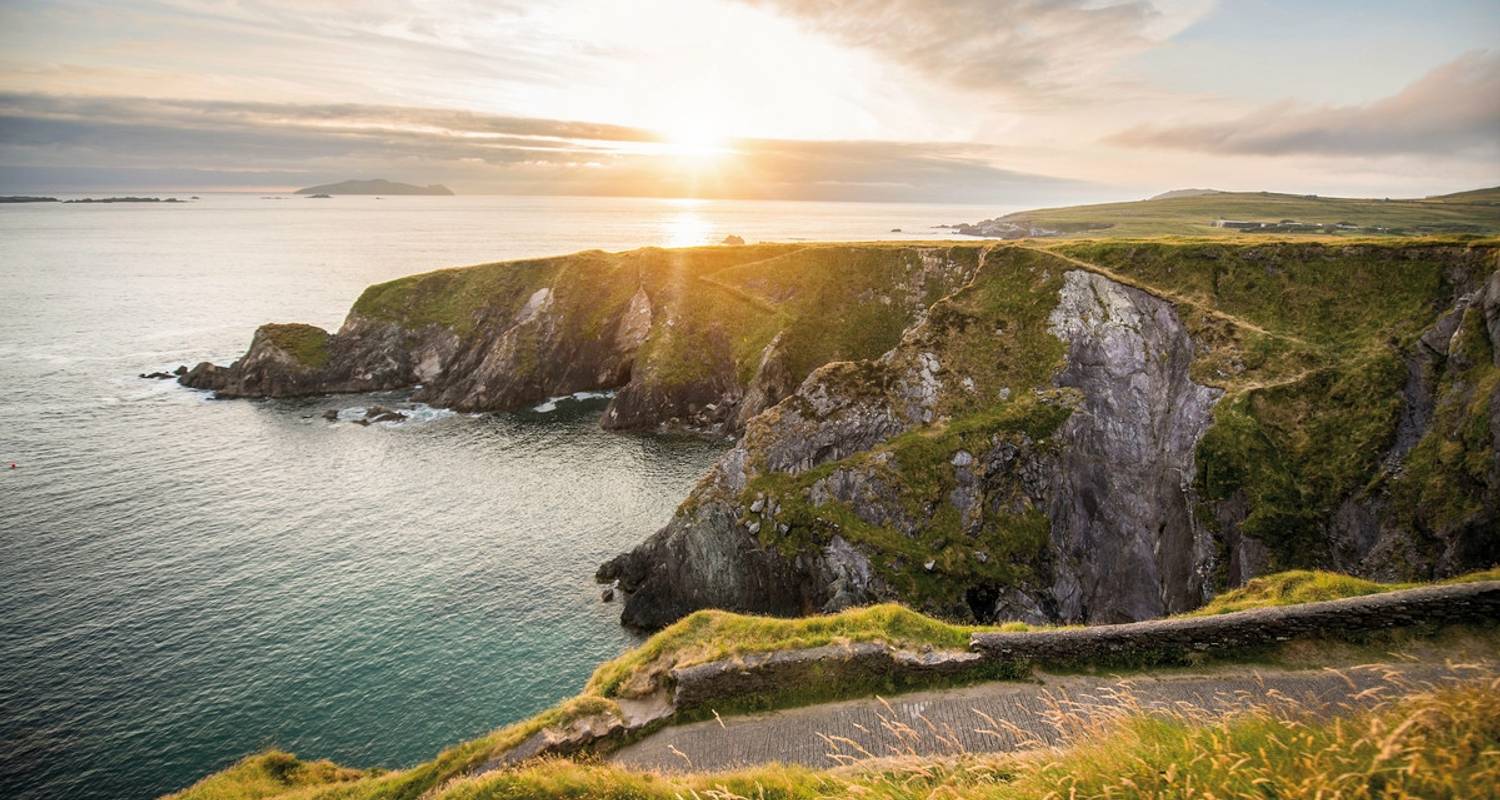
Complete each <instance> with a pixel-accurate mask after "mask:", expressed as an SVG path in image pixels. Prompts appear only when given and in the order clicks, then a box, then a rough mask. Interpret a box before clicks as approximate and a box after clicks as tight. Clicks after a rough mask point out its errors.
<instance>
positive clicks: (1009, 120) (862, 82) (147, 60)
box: [0, 0, 1500, 204]
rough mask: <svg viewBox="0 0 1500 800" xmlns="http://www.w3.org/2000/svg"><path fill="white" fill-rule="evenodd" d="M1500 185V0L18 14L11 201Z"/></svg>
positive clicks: (1051, 197)
mask: <svg viewBox="0 0 1500 800" xmlns="http://www.w3.org/2000/svg"><path fill="white" fill-rule="evenodd" d="M351 177H387V178H391V179H395V180H405V181H410V182H418V183H431V182H442V183H446V184H448V185H450V186H452V187H453V188H454V189H455V190H457V191H459V192H461V193H481V192H497V193H525V194H600V195H644V196H685V195H696V196H705V197H746V198H780V199H839V200H882V201H901V200H906V201H939V202H955V203H957V202H986V203H1014V204H1046V203H1060V202H1080V201H1088V200H1106V199H1123V198H1130V197H1136V196H1140V195H1142V194H1147V193H1152V192H1156V191H1162V190H1166V189H1172V188H1181V187H1189V186H1210V187H1214V188H1223V189H1273V190H1283V191H1295V192H1315V193H1319V194H1349V195H1379V196H1420V195H1426V194H1434V193H1439V192H1446V191H1455V190H1460V189H1467V188H1475V187H1478V186H1485V185H1495V184H1500V2H1495V0H1432V1H1430V2H1418V1H1417V0H1412V1H1411V2H1382V0H1361V1H1360V2H1345V1H1344V0H1319V2H1316V3H1309V2H1303V1H1301V0H1217V1H1216V0H1150V1H1149V2H1148V1H1147V0H859V1H858V2H856V1H855V0H637V1H636V2H629V3H625V2H611V1H607V0H599V1H598V2H587V1H586V0H536V1H534V2H520V1H519V0H491V1H490V2H479V1H478V0H366V1H364V2H358V3H355V2H337V1H335V0H140V1H138V2H130V1H129V0H53V1H51V2H31V1H29V0H4V1H3V3H0V192H6V193H14V192H18V191H49V190H50V191H59V192H61V191H72V190H92V189H140V190H158V191H161V190H171V189H188V190H192V189H196V190H203V191H206V190H210V189H244V190H257V191H260V190H282V189H286V188H295V187H297V186H302V185H307V184H312V183H320V182H325V181H329V180H341V179H345V178H351Z"/></svg>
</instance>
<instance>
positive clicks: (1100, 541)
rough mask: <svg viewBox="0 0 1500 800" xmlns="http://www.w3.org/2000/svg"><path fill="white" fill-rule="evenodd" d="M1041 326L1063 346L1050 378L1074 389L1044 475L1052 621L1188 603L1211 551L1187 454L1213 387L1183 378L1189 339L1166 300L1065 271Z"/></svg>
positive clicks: (1133, 615)
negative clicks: (1077, 399) (1072, 405)
mask: <svg viewBox="0 0 1500 800" xmlns="http://www.w3.org/2000/svg"><path fill="white" fill-rule="evenodd" d="M1049 324H1050V327H1051V330H1052V331H1053V333H1054V334H1055V335H1057V337H1058V338H1060V339H1062V340H1063V341H1064V342H1066V343H1067V344H1068V354H1067V364H1066V366H1065V367H1064V368H1063V370H1062V372H1061V373H1060V374H1059V375H1058V376H1057V378H1056V383H1057V385H1058V386H1065V387H1071V388H1075V389H1077V390H1079V391H1080V392H1081V394H1082V396H1083V402H1082V405H1081V407H1080V408H1079V409H1078V410H1077V411H1075V412H1074V413H1073V415H1072V416H1070V417H1069V418H1068V421H1067V422H1065V423H1064V424H1063V428H1062V430H1060V431H1059V432H1058V434H1057V435H1056V437H1055V438H1056V439H1057V441H1058V442H1059V443H1060V445H1061V447H1060V455H1059V457H1058V458H1057V460H1056V461H1055V462H1054V465H1053V472H1052V475H1051V478H1050V481H1049V483H1050V485H1051V487H1052V493H1051V498H1050V502H1049V505H1048V516H1049V517H1050V519H1051V521H1052V545H1051V547H1052V551H1053V556H1054V562H1053V563H1054V570H1055V574H1054V583H1053V588H1052V592H1053V594H1054V596H1055V597H1056V599H1057V603H1058V608H1059V613H1060V617H1061V619H1062V620H1064V621H1068V622H1080V621H1090V622H1122V621H1128V620H1137V619H1147V618H1150V617H1156V616H1160V615H1162V614H1167V613H1174V612H1178V611H1186V610H1189V609H1192V608H1196V607H1197V606H1198V605H1200V604H1201V603H1202V602H1203V600H1204V598H1205V597H1206V596H1207V593H1208V591H1209V588H1210V587H1209V586H1208V584H1207V579H1208V577H1209V575H1211V573H1212V571H1213V568H1214V565H1213V563H1212V560H1211V559H1212V557H1213V553H1214V548H1213V547H1212V546H1211V543H1209V542H1208V541H1207V535H1206V533H1204V532H1203V531H1201V530H1200V529H1199V527H1198V526H1197V525H1196V523H1195V521H1194V519H1193V515H1192V508H1193V505H1194V503H1195V500H1194V497H1193V494H1192V481H1193V476H1194V474H1195V467H1194V461H1193V456H1194V450H1195V448H1196V447H1197V444H1198V440H1199V438H1201V437H1202V435H1203V433H1204V432H1205V431H1206V430H1207V429H1208V426H1209V424H1210V422H1211V421H1212V418H1211V411H1212V409H1213V406H1214V403H1215V402H1217V401H1218V399H1219V397H1220V396H1221V394H1222V392H1220V391H1219V390H1217V389H1211V388H1209V387H1206V386H1201V385H1199V384H1197V383H1195V382H1194V381H1193V380H1192V378H1191V377H1190V376H1189V372H1188V370H1189V367H1190V365H1191V364H1192V360H1193V342H1192V340H1191V338H1190V337H1189V336H1188V333H1187V330H1186V329H1185V328H1184V327H1183V325H1182V322H1181V320H1180V319H1179V318H1178V316H1177V312H1176V309H1175V308H1173V306H1172V304H1171V303H1168V302H1167V301H1165V300H1162V299H1160V298H1157V297H1153V296H1151V295H1149V294H1147V293H1145V292H1142V291H1140V290H1138V289H1134V288H1131V287H1127V286H1122V285H1120V284H1118V283H1115V282H1114V281H1111V280H1109V279H1108V278H1105V277H1103V276H1100V275H1096V274H1094V273H1091V272H1086V271H1083V270H1071V271H1069V272H1067V273H1065V275H1064V282H1063V289H1062V293H1061V299H1060V302H1059V304H1058V306H1057V307H1056V308H1055V309H1054V310H1053V311H1052V314H1051V316H1050V317H1049Z"/></svg>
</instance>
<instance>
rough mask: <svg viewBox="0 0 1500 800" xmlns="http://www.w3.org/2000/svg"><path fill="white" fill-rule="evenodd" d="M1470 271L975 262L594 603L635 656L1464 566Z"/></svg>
mask: <svg viewBox="0 0 1500 800" xmlns="http://www.w3.org/2000/svg"><path fill="white" fill-rule="evenodd" d="M1091 259H1092V260H1091ZM1495 267H1496V260H1495V253H1494V251H1493V250H1491V249H1488V248H1482V247H1473V248H1469V247H1449V248H1442V247H1428V248H1419V247H1409V246H1402V247H1367V246H1347V247H1323V246H1310V247H1309V246H1304V245H1270V246H1258V247H1244V246H1239V247H1224V246H1202V247H1197V248H1192V247H1183V246H1176V245H1165V246H1162V245H1138V246H1119V245H1114V246H1105V247H1101V246H1096V245H1079V246H1076V247H1067V248H1054V249H1053V251H1052V252H1040V251H1037V250H1031V249H1026V248H1001V249H996V250H993V251H989V252H988V253H987V255H986V258H985V260H984V263H983V266H982V267H981V269H980V270H979V271H978V272H977V273H976V276H975V278H974V279H973V280H972V281H971V282H970V283H969V284H968V285H966V286H965V287H963V288H962V289H960V290H959V291H957V292H955V293H954V294H952V295H950V296H949V297H947V298H945V299H944V300H942V301H940V302H938V303H937V304H935V305H934V306H933V307H932V309H931V311H930V312H929V314H928V316H927V318H926V319H925V320H924V321H923V322H922V323H921V324H919V325H917V326H915V327H913V328H912V329H911V330H910V331H908V332H907V334H906V335H905V336H904V337H903V339H902V342H901V343H900V345H898V346H897V347H895V348H893V349H892V350H891V351H889V352H887V353H886V354H884V355H883V356H882V357H881V358H879V359H875V360H871V361H865V362H859V363H836V364H829V365H827V366H825V367H823V368H822V369H820V370H818V371H816V372H815V373H813V374H812V375H811V376H810V377H809V378H808V379H807V380H806V381H805V382H804V383H803V384H802V385H801V386H800V387H799V388H798V390H797V391H796V392H795V393H794V394H793V395H792V396H791V397H789V398H787V399H786V400H784V401H782V402H781V403H780V404H779V405H777V406H776V407H774V408H772V409H770V410H768V411H767V412H766V413H764V414H762V415H761V416H759V417H757V418H755V419H754V420H752V421H751V422H750V424H749V425H748V426H747V429H746V432H745V435H744V437H743V438H742V440H741V442H740V444H739V445H738V446H737V447H736V448H735V449H734V450H733V451H731V452H730V453H729V454H728V455H726V456H725V457H724V459H723V460H722V461H721V462H720V463H719V465H718V466H717V467H716V468H715V469H714V470H713V472H712V473H711V475H710V476H709V477H708V478H707V479H705V481H704V482H703V483H702V484H700V485H699V487H698V488H697V489H696V490H695V491H694V492H693V494H692V496H691V497H689V499H688V500H687V501H686V502H685V503H684V504H683V507H682V509H681V510H679V513H678V515H677V516H676V517H675V518H674V519H673V520H672V522H671V523H670V524H668V525H667V527H666V528H664V529H663V530H662V531H661V532H659V533H657V534H656V535H655V536H653V537H651V538H650V539H649V540H647V541H646V542H645V543H644V544H642V545H641V546H640V547H638V548H636V549H635V550H634V551H632V552H630V553H627V554H624V555H622V556H620V557H618V558H616V559H614V560H612V561H611V562H609V563H607V564H605V565H604V566H603V567H601V569H600V572H599V578H600V579H601V580H605V581H611V580H618V581H619V585H620V587H621V588H622V589H623V590H625V592H626V595H627V597H626V602H625V607H624V612H623V615H622V619H623V621H624V622H625V623H627V624H629V625H634V626H640V627H655V626H659V625H662V624H665V623H667V622H670V621H672V620H673V619H676V618H677V617H679V616H681V615H682V614H684V613H687V612H689V611H691V610H694V609H696V608H701V607H706V606H713V607H721V608H730V609H737V610H745V611H760V612H769V613H778V614H790V613H807V612H813V611H819V610H832V609H836V608H841V607H844V606H847V605H851V604H857V603H865V602H870V601H874V600H880V599H891V598H895V599H900V600H903V601H905V602H908V603H912V604H914V605H917V606H919V607H921V608H923V609H924V610H927V611H931V612H936V613H939V614H943V615H945V616H949V617H960V618H964V617H967V618H977V619H982V620H991V619H1022V620H1027V621H1061V622H1084V621H1088V622H1117V621H1125V620H1133V619H1144V618H1149V617H1154V616H1160V615H1162V614H1166V613H1173V612H1178V611H1183V610H1188V609H1191V608H1194V607H1196V606H1198V605H1201V604H1202V603H1203V602H1204V601H1205V600H1206V599H1207V598H1209V597H1211V596H1212V595H1213V594H1214V593H1215V592H1217V591H1219V590H1221V589H1223V588H1225V587H1227V586H1232V585H1238V584H1239V583H1241V582H1243V581H1244V580H1245V579H1247V578H1248V577H1251V576H1253V575H1255V574H1259V573H1262V572H1265V571H1268V570H1270V569H1273V568H1284V567H1294V566H1324V567H1329V566H1331V567H1336V568H1341V569H1344V570H1347V571H1351V572H1355V573H1359V574H1365V575H1373V576H1379V577H1385V578H1428V577H1434V576H1443V575H1448V574H1453V573H1455V572H1458V571H1462V570H1464V569H1471V568H1474V567H1479V566H1487V565H1489V564H1491V563H1494V562H1495V561H1496V560H1497V559H1500V532H1497V529H1500V514H1497V505H1500V502H1497V501H1500V460H1497V458H1496V455H1495V454H1496V453H1497V452H1500V449H1497V444H1500V411H1497V409H1500V389H1497V387H1500V378H1497V377H1496V375H1497V374H1500V373H1496V372H1495V370H1494V365H1495V363H1496V362H1495V358H1496V356H1495V353H1496V352H1497V349H1496V348H1497V345H1500V338H1497V335H1496V334H1497V333H1500V325H1497V324H1495V320H1496V319H1497V318H1500V317H1497V314H1500V311H1497V308H1500V306H1497V301H1496V300H1495V298H1496V297H1497V296H1500V273H1495V272H1494V270H1495ZM1131 284H1134V285H1131ZM1465 332H1467V333H1465Z"/></svg>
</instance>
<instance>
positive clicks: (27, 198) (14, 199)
mask: <svg viewBox="0 0 1500 800" xmlns="http://www.w3.org/2000/svg"><path fill="white" fill-rule="evenodd" d="M56 202H57V198H56V197H33V196H31V195H25V194H15V195H7V196H5V197H0V203H56Z"/></svg>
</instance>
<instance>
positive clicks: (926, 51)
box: [743, 0, 1212, 99]
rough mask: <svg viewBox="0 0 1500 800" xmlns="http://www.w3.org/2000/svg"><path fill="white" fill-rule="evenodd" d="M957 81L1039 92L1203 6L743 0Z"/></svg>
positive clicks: (1078, 86) (1120, 54)
mask: <svg viewBox="0 0 1500 800" xmlns="http://www.w3.org/2000/svg"><path fill="white" fill-rule="evenodd" d="M743 1H744V2H746V3H749V4H751V5H754V6H757V7H762V8H766V9H770V10H774V11H777V12H780V13H782V14H785V15H788V16H792V17H794V18H797V19H800V20H802V21H804V22H805V23H806V24H808V25H810V26H811V27H813V28H814V29H816V30H818V31H820V32H822V33H824V34H827V35H829V36H832V37H834V38H835V39H837V40H839V41H841V42H843V43H844V44H846V45H850V46H854V47H859V48H864V49H867V50H870V51H873V52H875V53H877V54H878V55H881V56H883V57H886V58H889V59H891V60H894V61H896V62H898V63H901V64H904V65H906V66H909V67H912V68H915V69H916V70H918V71H920V72H921V73H922V74H923V75H925V76H927V77H928V78H931V79H935V80H938V81H942V82H944V83H947V84H951V85H954V86H957V87H960V88H965V89H975V90H981V91H999V92H1006V93H1010V94H1013V95H1018V96H1030V97H1031V98H1033V99H1040V98H1042V97H1044V96H1047V95H1053V96H1054V97H1053V99H1057V98H1056V97H1055V96H1056V95H1058V94H1060V93H1067V92H1072V91H1079V90H1088V89H1089V88H1090V86H1091V84H1093V83H1094V82H1096V81H1100V80H1105V79H1106V77H1107V75H1106V73H1107V72H1108V70H1109V68H1110V67H1112V66H1114V65H1115V64H1117V63H1118V62H1119V61H1120V60H1121V59H1123V58H1125V57H1127V56H1130V55H1133V54H1135V53H1138V52H1140V51H1142V50H1144V49H1146V48H1148V47H1150V46H1152V45H1153V44H1155V43H1156V42H1158V41H1160V40H1162V39H1163V38H1165V37H1166V36H1169V35H1170V34H1172V33H1174V32H1176V31H1177V30H1180V29H1181V28H1182V27H1185V26H1186V25H1187V24H1188V23H1189V22H1191V21H1192V20H1194V19H1196V18H1198V17H1199V16H1201V15H1202V14H1204V13H1206V12H1207V11H1208V9H1209V8H1210V7H1211V5H1212V3H1210V2H1206V1H1205V0H1198V1H1194V0H1166V2H1157V3H1154V4H1153V3H1151V2H1147V0H1121V1H1119V2H1104V3H1101V2H1096V1H1094V0H743Z"/></svg>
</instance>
